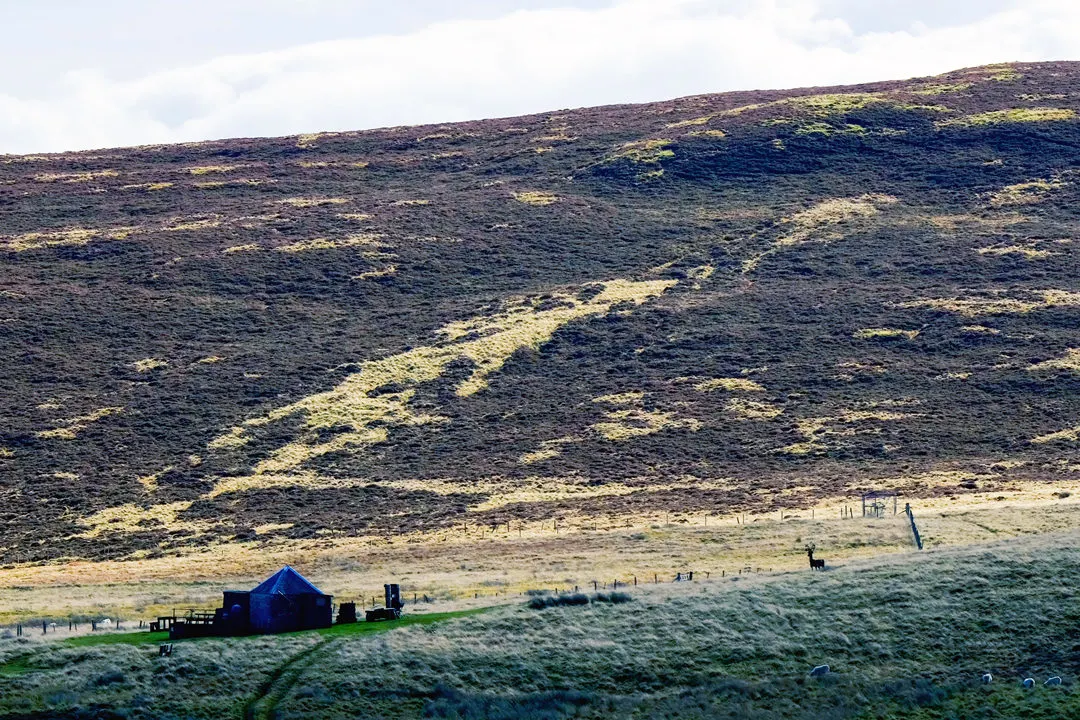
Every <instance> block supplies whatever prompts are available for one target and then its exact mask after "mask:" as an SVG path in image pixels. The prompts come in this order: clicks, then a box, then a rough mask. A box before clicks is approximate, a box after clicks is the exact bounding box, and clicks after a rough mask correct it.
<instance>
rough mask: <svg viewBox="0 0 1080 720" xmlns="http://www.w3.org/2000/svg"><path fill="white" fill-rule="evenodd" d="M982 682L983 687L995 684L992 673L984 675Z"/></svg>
mask: <svg viewBox="0 0 1080 720" xmlns="http://www.w3.org/2000/svg"><path fill="white" fill-rule="evenodd" d="M982 682H983V685H989V684H990V683H992V682H994V676H993V675H991V674H990V673H984V674H983V676H982Z"/></svg>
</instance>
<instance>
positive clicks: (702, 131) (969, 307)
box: [0, 63, 1080, 564]
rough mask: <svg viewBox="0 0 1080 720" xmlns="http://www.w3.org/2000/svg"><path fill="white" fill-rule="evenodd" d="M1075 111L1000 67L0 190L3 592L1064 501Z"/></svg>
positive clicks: (1077, 351) (548, 117) (94, 170)
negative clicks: (187, 556) (195, 559)
mask: <svg viewBox="0 0 1080 720" xmlns="http://www.w3.org/2000/svg"><path fill="white" fill-rule="evenodd" d="M1077 110H1080V63H1047V64H1030V65H1028V64H1016V65H999V66H993V67H983V68H974V69H968V70H959V71H956V72H953V73H948V74H946V75H943V76H938V77H933V78H919V79H913V80H908V81H902V82H883V83H876V84H871V85H862V86H857V87H844V88H811V89H803V90H792V91H775V92H772V91H770V92H740V93H725V94H719V95H705V96H698V97H690V98H682V99H679V100H672V101H668V102H659V103H653V104H648V105H635V106H616V107H604V108H592V109H582V110H564V111H558V112H554V113H550V114H543V115H536V116H529V117H521V118H512V119H501V120H485V121H477V122H470V123H462V124H454V125H445V126H429V127H409V128H390V129H384V130H373V131H365V132H356V133H335V134H312V135H306V136H301V137H291V138H280V139H270V140H265V139H260V140H228V141H220V142H206V143H197V144H188V145H177V146H155V147H140V148H128V149H120V150H103V151H97V152H90V153H71V154H64V155H46V156H0V218H2V223H0V263H2V266H3V270H2V272H0V340H2V342H0V368H2V373H0V377H2V383H3V394H2V396H0V478H2V480H0V560H2V561H3V562H4V563H7V564H13V563H25V562H40V561H48V560H56V559H60V558H92V559H104V558H124V557H151V558H152V557H156V556H161V555H162V554H167V553H173V552H176V551H178V550H181V549H184V548H200V547H205V546H210V545H214V544H217V543H222V542H228V543H240V542H249V541H250V542H255V541H258V542H260V543H262V542H268V541H269V542H288V541H290V540H295V539H300V538H326V539H327V540H328V541H330V540H332V539H334V538H340V537H366V536H387V535H396V534H405V533H418V532H437V531H441V530H445V529H447V528H451V527H458V526H463V527H468V526H469V525H474V526H475V525H487V526H489V527H490V526H492V525H495V524H503V525H505V524H506V523H510V524H511V526H513V525H514V524H520V523H522V522H526V521H527V522H533V523H535V522H537V521H540V520H544V521H551V520H555V519H561V520H562V521H564V522H586V521H589V520H592V519H599V520H603V521H604V522H610V523H619V524H621V523H624V522H626V523H630V522H633V521H635V519H637V518H641V517H645V516H649V515H650V514H655V513H661V514H663V513H671V514H674V515H679V514H686V513H713V514H717V515H725V514H734V513H737V512H742V511H749V512H764V511H770V510H774V509H776V508H781V507H786V508H797V507H809V506H811V505H814V504H817V503H822V502H827V501H829V500H830V499H832V498H836V497H841V496H848V495H851V494H852V493H856V492H858V491H860V490H863V489H866V488H869V487H890V488H895V489H898V490H901V491H902V492H903V493H904V494H905V495H906V496H908V497H909V498H911V497H915V498H918V497H937V496H949V495H962V494H964V493H970V492H975V491H979V492H983V493H986V492H994V491H996V490H997V489H1001V490H1002V491H1003V492H1004V491H1007V490H1010V489H1015V488H1017V487H1020V486H1022V485H1024V484H1025V483H1026V484H1031V483H1053V482H1057V481H1062V480H1069V479H1070V478H1071V479H1072V480H1076V478H1077V473H1080V452H1078V448H1080V444H1078V438H1080V403H1078V401H1077V397H1078V391H1080V281H1078V280H1077V276H1076V270H1077V268H1078V267H1080V261H1078V260H1080V236H1078V226H1077V222H1078V213H1077V209H1076V208H1077V206H1078V200H1080V159H1078V158H1080V152H1078V151H1080V119H1078V117H1077ZM1024 486H1026V485H1024Z"/></svg>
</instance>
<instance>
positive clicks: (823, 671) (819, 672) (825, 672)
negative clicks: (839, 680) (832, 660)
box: [810, 665, 830, 677]
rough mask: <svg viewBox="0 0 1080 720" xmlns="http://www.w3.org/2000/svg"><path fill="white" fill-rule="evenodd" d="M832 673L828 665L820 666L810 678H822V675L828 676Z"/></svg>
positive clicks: (811, 672)
mask: <svg viewBox="0 0 1080 720" xmlns="http://www.w3.org/2000/svg"><path fill="white" fill-rule="evenodd" d="M829 672H830V670H829V666H828V665H818V666H817V667H815V668H814V669H813V670H811V671H810V677H821V676H822V675H828V674H829Z"/></svg>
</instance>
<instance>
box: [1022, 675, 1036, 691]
mask: <svg viewBox="0 0 1080 720" xmlns="http://www.w3.org/2000/svg"><path fill="white" fill-rule="evenodd" d="M1024 687H1026V688H1028V689H1030V688H1033V687H1035V678H1024Z"/></svg>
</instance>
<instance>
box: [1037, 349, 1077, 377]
mask: <svg viewBox="0 0 1080 720" xmlns="http://www.w3.org/2000/svg"><path fill="white" fill-rule="evenodd" d="M1028 370H1030V371H1032V372H1036V371H1039V370H1067V371H1069V372H1075V373H1080V348H1069V349H1068V350H1066V351H1065V354H1064V355H1063V356H1062V357H1059V358H1054V359H1052V360H1044V361H1043V362H1041V363H1035V364H1034V365H1030V366H1028Z"/></svg>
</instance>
